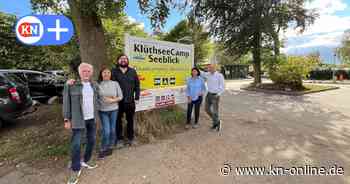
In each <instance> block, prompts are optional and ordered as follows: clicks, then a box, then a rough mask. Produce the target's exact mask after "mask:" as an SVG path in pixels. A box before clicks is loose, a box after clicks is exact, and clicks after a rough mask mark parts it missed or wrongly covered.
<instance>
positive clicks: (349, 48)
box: [337, 29, 350, 65]
mask: <svg viewBox="0 0 350 184" xmlns="http://www.w3.org/2000/svg"><path fill="white" fill-rule="evenodd" d="M337 53H338V55H339V56H340V58H341V60H342V62H343V63H344V64H348V65H350V29H349V30H347V31H345V32H344V36H343V39H342V43H341V46H340V47H339V48H338V49H337Z"/></svg>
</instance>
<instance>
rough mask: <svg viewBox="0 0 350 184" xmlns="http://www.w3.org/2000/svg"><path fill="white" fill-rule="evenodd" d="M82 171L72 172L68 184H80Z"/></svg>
mask: <svg viewBox="0 0 350 184" xmlns="http://www.w3.org/2000/svg"><path fill="white" fill-rule="evenodd" d="M80 174H81V169H80V170H79V171H71V174H70V176H69V179H68V182H67V184H77V183H78V182H79V178H80Z"/></svg>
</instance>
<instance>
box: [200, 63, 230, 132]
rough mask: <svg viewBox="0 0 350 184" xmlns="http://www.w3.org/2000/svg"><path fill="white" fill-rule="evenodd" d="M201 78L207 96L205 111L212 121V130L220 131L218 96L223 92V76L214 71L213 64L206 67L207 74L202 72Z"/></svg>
mask: <svg viewBox="0 0 350 184" xmlns="http://www.w3.org/2000/svg"><path fill="white" fill-rule="evenodd" d="M202 76H203V78H204V79H205V80H206V82H207V87H208V94H207V96H206V98H205V111H206V112H207V113H208V115H209V116H210V117H211V119H212V120H213V125H212V127H211V129H212V130H216V131H220V129H221V128H222V122H221V121H220V118H219V102H220V96H221V95H222V93H223V92H224V91H225V79H224V76H223V75H222V74H221V73H219V72H218V71H216V66H215V65H214V64H209V65H208V72H203V75H202Z"/></svg>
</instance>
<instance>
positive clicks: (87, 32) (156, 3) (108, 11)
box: [31, 0, 174, 76]
mask: <svg viewBox="0 0 350 184" xmlns="http://www.w3.org/2000/svg"><path fill="white" fill-rule="evenodd" d="M31 3H32V5H33V9H34V10H35V11H39V12H48V11H51V12H52V11H53V12H60V13H67V14H69V15H71V17H72V19H73V22H74V25H75V28H76V31H77V35H78V40H79V49H80V56H81V59H82V61H83V62H87V63H90V64H92V65H93V66H94V67H95V73H94V74H95V76H97V71H98V70H99V69H100V68H101V66H102V65H106V64H108V57H107V46H106V38H105V34H104V29H103V24H102V19H103V18H113V17H114V16H116V15H118V14H119V13H121V12H122V11H123V8H124V6H125V5H126V0H31ZM67 3H68V6H66V4H67ZM138 4H139V8H140V9H141V11H142V13H144V14H147V15H148V16H149V18H150V19H151V24H152V25H153V27H160V26H162V25H163V24H164V22H165V20H166V18H167V17H168V15H169V9H170V6H171V5H173V4H174V3H173V0H138Z"/></svg>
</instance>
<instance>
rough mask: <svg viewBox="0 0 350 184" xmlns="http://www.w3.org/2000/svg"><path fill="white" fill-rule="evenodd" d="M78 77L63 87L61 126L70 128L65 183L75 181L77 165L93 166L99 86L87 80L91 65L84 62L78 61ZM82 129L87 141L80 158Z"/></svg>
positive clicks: (78, 171) (89, 75) (71, 183)
mask: <svg viewBox="0 0 350 184" xmlns="http://www.w3.org/2000/svg"><path fill="white" fill-rule="evenodd" d="M78 70H79V76H80V80H78V81H76V82H75V83H74V84H72V85H69V84H66V85H65V87H64V91H63V116H64V127H65V128H66V129H68V130H71V131H72V139H71V160H72V164H71V170H72V172H71V173H70V177H69V179H68V182H67V184H77V183H78V181H79V177H80V174H81V168H82V167H83V168H87V169H94V168H96V167H97V165H96V164H95V163H94V162H93V161H92V160H91V157H92V153H93V150H94V149H93V148H94V145H95V141H96V118H97V108H96V107H97V105H98V94H99V91H98V90H99V88H98V86H97V84H96V83H95V82H93V81H92V80H91V77H92V74H93V67H92V65H90V64H87V63H81V64H80V65H79V69H78ZM84 132H85V133H86V138H87V143H86V147H85V154H84V157H83V159H82V160H81V158H80V147H81V136H82V134H83V133H84Z"/></svg>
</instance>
